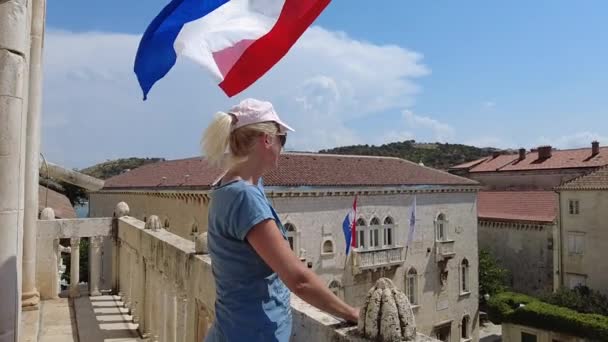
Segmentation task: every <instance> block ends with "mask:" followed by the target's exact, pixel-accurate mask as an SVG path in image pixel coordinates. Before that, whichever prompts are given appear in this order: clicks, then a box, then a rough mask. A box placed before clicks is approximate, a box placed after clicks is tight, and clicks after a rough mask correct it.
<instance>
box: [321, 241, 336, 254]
mask: <svg viewBox="0 0 608 342" xmlns="http://www.w3.org/2000/svg"><path fill="white" fill-rule="evenodd" d="M333 252H334V243H333V242H332V241H331V240H325V242H323V254H332V253H333Z"/></svg>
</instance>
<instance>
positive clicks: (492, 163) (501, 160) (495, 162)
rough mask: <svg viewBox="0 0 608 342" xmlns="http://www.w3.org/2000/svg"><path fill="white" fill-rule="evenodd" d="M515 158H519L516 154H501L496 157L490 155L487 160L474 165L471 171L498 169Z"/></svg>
mask: <svg viewBox="0 0 608 342" xmlns="http://www.w3.org/2000/svg"><path fill="white" fill-rule="evenodd" d="M515 160H517V155H516V154H501V155H499V156H497V157H494V158H492V157H489V158H488V159H487V160H485V161H483V162H482V163H480V164H477V165H476V166H474V167H473V168H472V169H471V170H470V171H469V172H485V171H498V170H499V169H501V168H503V167H504V166H505V165H508V164H511V163H512V162H513V161H515Z"/></svg>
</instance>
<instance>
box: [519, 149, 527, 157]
mask: <svg viewBox="0 0 608 342" xmlns="http://www.w3.org/2000/svg"><path fill="white" fill-rule="evenodd" d="M524 159H526V149H525V148H520V149H519V160H524Z"/></svg>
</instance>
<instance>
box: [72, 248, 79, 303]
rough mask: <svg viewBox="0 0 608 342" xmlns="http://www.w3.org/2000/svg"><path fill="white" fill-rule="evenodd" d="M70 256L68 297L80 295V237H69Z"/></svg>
mask: <svg viewBox="0 0 608 342" xmlns="http://www.w3.org/2000/svg"><path fill="white" fill-rule="evenodd" d="M70 246H71V247H72V256H71V257H70V263H71V265H70V298H78V297H80V291H79V289H78V283H80V238H71V239H70Z"/></svg>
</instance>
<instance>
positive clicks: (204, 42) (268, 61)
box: [135, 0, 330, 100]
mask: <svg viewBox="0 0 608 342" xmlns="http://www.w3.org/2000/svg"><path fill="white" fill-rule="evenodd" d="M329 2H330V0H172V1H171V2H170V3H169V4H168V5H167V6H166V7H165V8H164V9H163V10H162V12H161V13H160V14H159V15H158V16H157V17H156V18H155V19H154V20H153V21H152V23H151V24H150V25H149V26H148V29H147V30H146V32H145V33H144V35H143V37H142V39H141V42H140V45H139V49H138V51H137V56H136V58H135V74H136V75H137V78H138V81H139V84H140V86H141V88H142V90H143V92H144V100H145V99H146V98H147V96H148V93H149V92H150V89H152V86H153V85H154V84H155V83H156V82H157V81H158V80H160V79H161V78H163V77H164V76H165V75H166V74H167V73H168V72H169V71H170V70H171V68H172V67H173V65H175V63H176V61H177V57H178V56H185V57H188V58H189V59H192V60H193V61H194V62H196V63H198V64H200V65H201V66H203V67H204V68H205V69H206V70H207V71H208V72H209V73H210V74H211V75H213V76H214V77H215V79H216V80H217V81H218V83H219V86H220V88H222V90H223V91H224V92H225V93H226V95H228V96H229V97H232V96H234V95H236V94H238V93H240V92H241V91H243V90H245V89H246V88H247V87H249V86H250V85H251V84H253V83H254V82H255V81H256V80H258V79H259V78H260V77H262V76H263V75H264V74H265V73H266V72H267V71H268V70H270V69H271V68H272V67H273V66H274V65H275V64H276V63H277V62H278V61H279V60H280V59H281V58H283V56H285V54H287V52H288V51H289V49H290V48H291V47H292V46H293V44H295V42H296V41H297V40H298V39H299V38H300V36H301V35H302V34H303V33H304V31H306V29H307V28H308V27H309V26H310V25H311V24H312V23H313V21H314V20H315V19H316V18H317V17H318V16H319V14H321V12H322V11H323V10H324V9H325V7H326V6H327V5H328V4H329Z"/></svg>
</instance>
